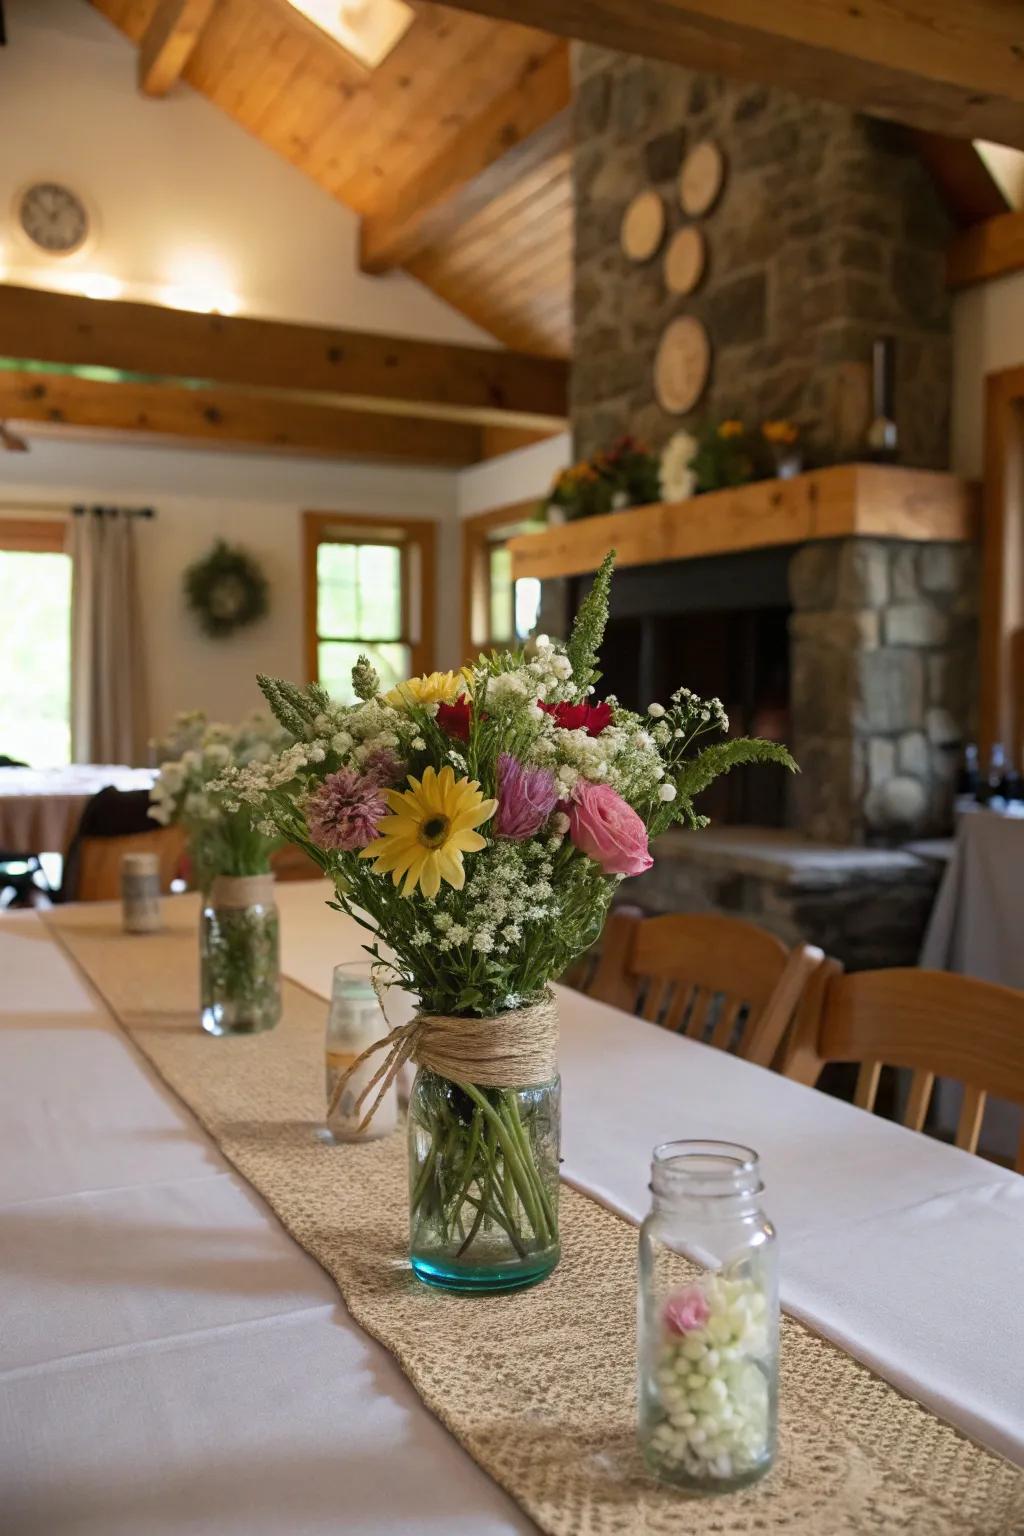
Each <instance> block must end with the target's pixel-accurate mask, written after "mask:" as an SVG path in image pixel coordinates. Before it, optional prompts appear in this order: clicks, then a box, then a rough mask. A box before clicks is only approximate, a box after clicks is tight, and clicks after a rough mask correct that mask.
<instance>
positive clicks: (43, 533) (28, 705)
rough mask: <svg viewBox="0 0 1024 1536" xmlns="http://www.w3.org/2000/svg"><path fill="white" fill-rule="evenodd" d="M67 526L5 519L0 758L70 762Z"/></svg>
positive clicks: (0, 539) (0, 587)
mask: <svg viewBox="0 0 1024 1536" xmlns="http://www.w3.org/2000/svg"><path fill="white" fill-rule="evenodd" d="M65 531H66V526H65V524H64V522H63V521H57V520H54V521H53V522H41V521H40V522H29V521H21V520H19V519H15V518H3V517H0V656H2V657H3V669H4V676H3V684H2V686H0V755H2V756H4V757H13V758H15V759H16V760H17V761H19V762H25V763H30V764H31V765H32V767H33V768H37V767H38V768H45V767H56V766H59V765H60V764H62V763H67V762H70V760H71V556H70V555H68V554H66V553H65V552H64V539H65Z"/></svg>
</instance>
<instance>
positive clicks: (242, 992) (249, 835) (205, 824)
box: [149, 711, 290, 1035]
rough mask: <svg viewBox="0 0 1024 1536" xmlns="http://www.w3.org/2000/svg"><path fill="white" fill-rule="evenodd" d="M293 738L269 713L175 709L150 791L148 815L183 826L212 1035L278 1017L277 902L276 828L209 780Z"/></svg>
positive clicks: (261, 758)
mask: <svg viewBox="0 0 1024 1536" xmlns="http://www.w3.org/2000/svg"><path fill="white" fill-rule="evenodd" d="M289 739H290V738H289V737H288V736H287V735H286V733H285V732H284V731H283V730H282V729H281V727H280V726H278V725H277V724H276V723H275V722H274V721H273V720H268V719H267V718H266V717H265V716H263V715H259V714H256V715H252V716H250V717H249V718H248V719H247V720H244V721H243V722H242V724H241V725H238V726H231V725H218V724H210V723H208V722H207V720H206V717H205V715H203V714H202V713H201V712H199V711H195V712H192V713H189V714H184V715H179V716H178V718H177V720H176V721H175V724H174V728H173V730H172V733H171V736H170V738H169V740H168V741H167V742H165V743H162V747H163V753H164V761H163V762H161V764H160V771H159V775H158V777H157V780H156V783H155V785H154V787H153V790H152V793H151V799H152V805H151V806H150V812H149V814H150V815H151V816H152V817H153V819H154V820H155V821H158V822H160V823H161V824H162V825H164V826H166V825H169V824H171V823H177V824H179V825H181V826H182V827H183V828H184V830H185V832H186V834H187V838H188V857H189V864H190V873H191V877H192V880H193V881H194V883H195V884H196V885H198V887H199V889H200V892H201V894H202V906H201V909H200V918H199V993H200V1022H201V1024H202V1027H203V1029H204V1030H205V1031H206V1032H207V1034H210V1035H240V1034H256V1033H258V1032H259V1031H261V1030H264V1029H272V1028H273V1027H274V1025H275V1024H276V1023H277V1022H278V1019H279V1018H280V1016H281V986H280V953H279V934H278V914H277V904H276V902H275V900H274V876H273V874H272V873H271V869H270V855H271V853H272V851H273V849H274V847H275V846H276V845H277V844H278V843H279V842H280V838H279V837H278V833H277V829H276V827H274V825H273V824H272V823H270V822H267V821H265V820H264V819H263V818H261V817H259V816H258V815H257V814H256V813H255V812H254V810H253V807H252V806H249V805H245V804H243V803H242V802H241V801H239V800H238V799H237V798H236V797H234V796H231V795H227V794H225V793H224V791H223V790H222V789H219V788H217V787H216V784H215V781H217V780H218V779H219V778H220V776H221V775H222V774H223V773H224V771H225V769H228V768H231V767H246V766H249V765H252V764H254V763H259V762H267V761H269V760H271V759H272V758H273V757H274V755H275V754H276V753H277V752H279V751H280V750H281V748H282V747H283V746H284V744H285V743H286V742H287V741H288V740H289Z"/></svg>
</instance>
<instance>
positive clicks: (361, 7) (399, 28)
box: [291, 0, 413, 69]
mask: <svg viewBox="0 0 1024 1536" xmlns="http://www.w3.org/2000/svg"><path fill="white" fill-rule="evenodd" d="M291 3H292V5H294V7H295V9H296V10H297V11H301V12H302V14H303V16H305V17H307V18H308V20H310V21H312V22H314V23H315V24H316V25H317V26H318V27H320V28H321V30H322V31H324V32H326V33H327V35H328V37H332V38H333V39H334V41H335V42H337V43H340V44H341V46H342V47H343V48H344V49H345V50H346V52H347V53H351V54H352V55H353V57H354V58H356V59H358V60H359V62H360V64H365V65H366V67H367V69H376V68H377V65H378V64H380V63H381V62H382V61H383V60H384V59H386V58H387V56H388V54H389V53H390V52H391V50H392V49H393V48H394V46H395V44H396V43H397V42H398V41H399V39H400V38H402V37H403V36H404V35H405V33H406V31H407V30H408V28H409V26H410V24H411V22H412V19H413V10H412V7H411V6H409V5H406V4H405V3H404V0H291Z"/></svg>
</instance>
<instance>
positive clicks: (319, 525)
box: [302, 512, 437, 683]
mask: <svg viewBox="0 0 1024 1536" xmlns="http://www.w3.org/2000/svg"><path fill="white" fill-rule="evenodd" d="M302 523H303V528H302V538H303V589H304V594H305V613H304V617H303V629H304V638H305V665H306V680H307V682H310V683H315V682H318V681H319V674H320V667H319V647H320V642H321V640H325V641H330V640H332V639H337V638H338V637H337V636H332V635H323V636H321V634H320V633H319V630H318V627H317V609H318V592H319V583H318V580H317V552H318V550H319V548H320V545H321V544H344V543H353V544H380V545H387V546H388V547H390V548H397V549H399V550H401V551H402V553H403V557H404V556H405V555H406V554H407V552H408V551H409V550H411V549H413V548H415V549H416V550H417V552H418V566H419V569H418V572H416V571H415V570H414V563H413V561H411V560H409V559H407V558H403V559H402V623H401V634H400V635H398V636H397V637H396V640H395V642H394V643H396V644H399V645H407V646H408V647H409V666H410V675H411V676H413V677H416V676H418V675H419V674H420V673H423V672H430V671H432V670H433V667H434V646H435V628H434V615H435V612H436V607H437V587H436V548H437V524H436V523H435V522H434V521H432V520H431V519H428V518H413V517H389V516H380V517H374V516H373V515H371V514H367V513H364V512H305V513H304V514H303V519H302ZM347 533H350V534H352V535H353V537H352V538H351V539H346V538H345V536H344V535H345V534H347ZM417 578H418V579H417Z"/></svg>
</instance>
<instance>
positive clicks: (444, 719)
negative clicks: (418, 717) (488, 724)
mask: <svg viewBox="0 0 1024 1536" xmlns="http://www.w3.org/2000/svg"><path fill="white" fill-rule="evenodd" d="M471 713H472V706H471V704H470V702H469V700H468V699H467V698H466V695H465V694H464V693H460V694H459V696H458V698H457V699H456V700H455V703H454V704H439V705H438V706H437V715H436V716H435V719H436V720H437V723H438V726H439V727H440V729H441V730H442V731H444V732H445V733H446V734H447V735H448V736H454V737H455V738H456V740H457V741H468V740H469V722H470V717H471Z"/></svg>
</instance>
